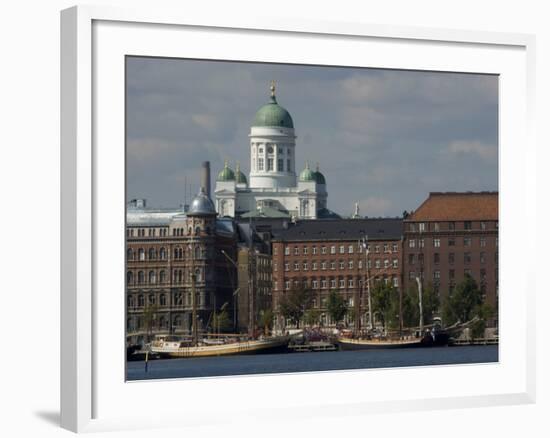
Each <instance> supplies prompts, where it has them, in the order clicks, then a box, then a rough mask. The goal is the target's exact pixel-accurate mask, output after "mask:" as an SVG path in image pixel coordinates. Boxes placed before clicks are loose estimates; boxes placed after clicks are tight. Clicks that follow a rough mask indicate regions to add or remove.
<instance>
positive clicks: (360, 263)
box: [358, 260, 363, 269]
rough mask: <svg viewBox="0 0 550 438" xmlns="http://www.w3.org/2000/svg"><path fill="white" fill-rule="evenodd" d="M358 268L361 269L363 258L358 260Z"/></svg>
mask: <svg viewBox="0 0 550 438" xmlns="http://www.w3.org/2000/svg"><path fill="white" fill-rule="evenodd" d="M358 268H359V269H363V260H359V263H358Z"/></svg>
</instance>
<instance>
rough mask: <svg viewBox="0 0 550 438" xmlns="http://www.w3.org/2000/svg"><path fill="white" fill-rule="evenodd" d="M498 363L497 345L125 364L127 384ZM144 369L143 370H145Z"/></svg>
mask: <svg viewBox="0 0 550 438" xmlns="http://www.w3.org/2000/svg"><path fill="white" fill-rule="evenodd" d="M488 362H498V345H483V346H481V345H480V346H477V345H476V346H461V347H433V348H404V349H387V350H358V351H330V352H308V353H281V354H255V355H242V356H222V357H202V358H184V359H157V360H150V361H149V362H148V363H147V367H146V364H145V362H144V361H136V362H128V363H127V380H144V379H174V378H184V377H214V376H236V375H246V374H272V373H296V372H309V371H333V370H354V369H364V368H390V367H391V368H393V367H410V366H427V365H452V364H475V363H488ZM146 368H147V369H146Z"/></svg>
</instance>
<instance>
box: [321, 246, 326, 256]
mask: <svg viewBox="0 0 550 438" xmlns="http://www.w3.org/2000/svg"><path fill="white" fill-rule="evenodd" d="M326 253H327V247H326V246H322V247H321V254H326Z"/></svg>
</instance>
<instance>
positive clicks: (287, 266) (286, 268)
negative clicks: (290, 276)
mask: <svg viewBox="0 0 550 438" xmlns="http://www.w3.org/2000/svg"><path fill="white" fill-rule="evenodd" d="M285 271H290V263H288V262H287V263H285Z"/></svg>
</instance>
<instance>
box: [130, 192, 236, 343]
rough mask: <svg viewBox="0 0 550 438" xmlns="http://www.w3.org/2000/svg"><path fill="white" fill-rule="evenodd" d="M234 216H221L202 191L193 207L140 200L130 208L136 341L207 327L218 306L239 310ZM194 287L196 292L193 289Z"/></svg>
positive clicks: (132, 318)
mask: <svg viewBox="0 0 550 438" xmlns="http://www.w3.org/2000/svg"><path fill="white" fill-rule="evenodd" d="M236 239H237V233H236V230H235V229H234V225H233V221H231V220H220V219H217V218H216V211H215V209H214V205H213V203H212V201H211V200H210V199H209V198H208V197H207V196H206V194H205V193H204V192H202V191H201V193H199V195H197V197H195V198H194V199H193V201H192V203H191V206H190V208H189V210H188V211H187V212H184V211H182V210H154V209H148V208H146V205H145V203H144V202H141V201H134V202H132V203H130V205H129V206H128V209H127V226H126V246H127V248H126V251H127V252H126V262H127V265H126V266H127V270H126V284H127V286H126V300H127V319H126V321H127V335H128V337H129V340H130V342H133V343H140V342H144V341H145V340H146V339H147V338H148V337H150V336H152V335H155V334H168V333H173V334H190V333H191V331H192V328H193V318H192V315H193V308H195V310H196V312H195V313H196V315H197V320H196V323H197V330H198V331H204V330H207V329H208V327H209V324H210V320H211V317H212V312H213V311H214V310H215V309H219V308H221V306H222V305H224V303H227V304H226V307H227V306H229V307H228V308H229V309H230V311H232V310H233V300H232V294H233V291H234V289H235V288H236V272H235V271H236V269H235V267H234V266H233V264H231V263H230V262H229V261H228V260H227V259H226V257H225V256H224V253H223V252H225V253H226V254H227V255H229V257H233V259H236ZM193 292H194V294H193Z"/></svg>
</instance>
